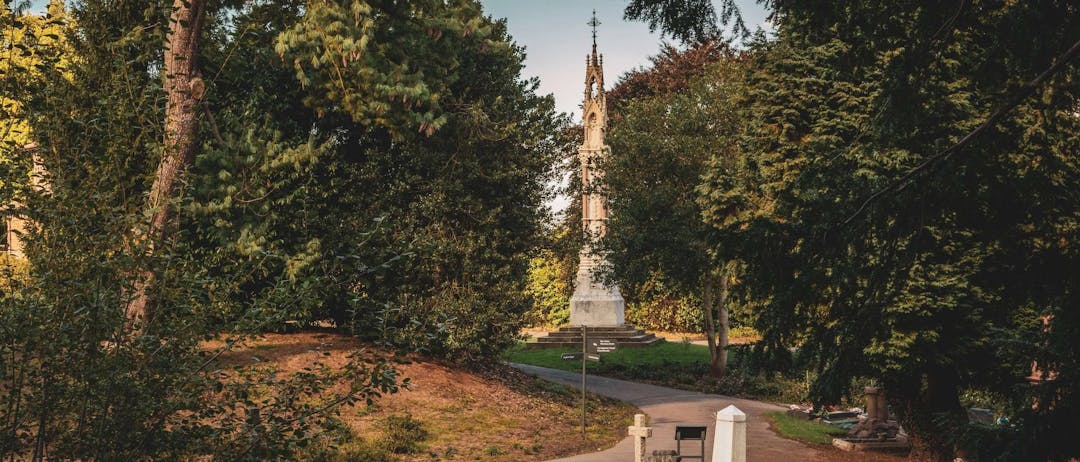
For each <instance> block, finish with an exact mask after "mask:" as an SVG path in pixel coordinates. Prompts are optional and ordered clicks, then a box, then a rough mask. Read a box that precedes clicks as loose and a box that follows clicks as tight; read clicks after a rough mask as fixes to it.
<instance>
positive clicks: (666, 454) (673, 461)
mask: <svg viewBox="0 0 1080 462" xmlns="http://www.w3.org/2000/svg"><path fill="white" fill-rule="evenodd" d="M645 461H646V462H679V452H678V451H674V450H670V449H668V450H663V451H653V452H652V455H651V456H649V457H648V458H646V459H645Z"/></svg>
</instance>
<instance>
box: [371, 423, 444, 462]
mask: <svg viewBox="0 0 1080 462" xmlns="http://www.w3.org/2000/svg"><path fill="white" fill-rule="evenodd" d="M382 423H383V426H384V427H385V428H384V429H383V431H384V432H385V433H384V434H383V437H382V439H381V440H380V441H381V442H382V447H383V448H385V449H386V450H387V451H390V452H392V453H394V454H412V453H415V452H417V451H419V450H420V449H421V447H420V443H422V442H424V440H427V439H428V436H430V435H429V434H428V431H427V430H425V429H424V424H423V423H422V422H420V421H419V420H416V419H414V418H413V417H412V416H411V415H409V414H405V415H396V414H392V415H389V416H386V418H385V419H383V421H382ZM355 460H363V459H355Z"/></svg>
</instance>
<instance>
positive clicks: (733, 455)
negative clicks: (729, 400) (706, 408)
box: [712, 405, 746, 462]
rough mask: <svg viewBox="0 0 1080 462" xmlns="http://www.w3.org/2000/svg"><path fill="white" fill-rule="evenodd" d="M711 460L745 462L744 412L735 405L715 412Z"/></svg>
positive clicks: (717, 461)
mask: <svg viewBox="0 0 1080 462" xmlns="http://www.w3.org/2000/svg"><path fill="white" fill-rule="evenodd" d="M715 432H716V433H715V436H714V437H713V451H712V462H746V414H745V413H743V411H740V410H739V408H737V407H735V405H731V406H728V407H725V408H724V409H723V410H722V411H720V412H717V413H716V430H715Z"/></svg>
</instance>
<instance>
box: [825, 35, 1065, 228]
mask: <svg viewBox="0 0 1080 462" xmlns="http://www.w3.org/2000/svg"><path fill="white" fill-rule="evenodd" d="M1077 55H1080V41H1077V42H1076V43H1074V44H1073V46H1072V47H1071V48H1069V50H1068V51H1066V52H1065V53H1064V54H1062V55H1061V56H1058V58H1057V59H1056V60H1055V62H1054V64H1053V65H1051V66H1050V68H1048V69H1047V70H1045V71H1043V73H1042V74H1039V76H1038V77H1035V79H1034V80H1032V81H1030V82H1028V83H1027V84H1026V85H1024V87H1023V88H1021V89H1020V91H1018V92H1017V93H1016V94H1015V95H1013V97H1012V98H1011V99H1010V100H1009V101H1008V103H1007V104H1005V105H1004V106H1002V107H1000V108H998V109H997V110H996V111H994V113H993V114H991V115H990V117H988V118H987V119H986V121H985V122H983V123H982V124H981V125H979V126H978V127H977V128H975V129H974V130H972V131H971V132H970V133H968V134H967V135H966V136H964V138H963V139H961V140H960V141H959V142H957V143H956V144H954V145H952V146H950V147H949V148H948V149H945V150H944V151H940V152H938V153H937V154H934V155H932V156H930V157H928V158H926V159H925V160H923V161H922V162H921V163H919V165H916V166H915V167H914V168H912V169H911V170H908V172H907V173H905V174H904V176H902V177H900V178H899V179H897V180H896V181H893V182H892V183H890V184H889V185H888V186H886V187H884V188H881V189H879V190H877V191H875V192H874V193H873V194H871V195H870V197H868V198H866V200H865V201H863V203H862V204H861V205H859V208H858V209H856V210H855V213H852V214H851V216H849V217H847V219H845V220H844V222H843V224H844V225H847V224H848V223H851V221H852V220H854V219H856V218H858V217H859V215H862V214H863V212H865V211H866V209H867V207H869V206H870V204H872V203H874V202H875V201H877V200H878V199H880V198H881V196H884V195H885V194H888V193H890V192H893V191H897V190H900V189H903V188H904V187H907V185H908V184H910V183H911V182H912V181H914V179H915V177H916V176H917V175H918V174H920V173H922V172H923V171H925V170H926V169H928V168H929V167H930V166H932V165H933V164H935V163H937V162H938V161H944V160H947V159H948V158H950V157H952V156H953V155H954V154H956V153H957V152H958V151H960V150H961V149H962V148H964V147H965V146H967V145H968V144H970V143H971V142H972V141H973V140H974V139H975V138H976V137H978V136H979V135H981V134H982V133H983V132H985V131H987V130H989V129H990V127H992V126H994V125H995V124H997V122H998V121H999V120H1001V118H1002V117H1004V116H1005V114H1007V113H1008V112H1009V111H1011V110H1013V109H1014V108H1016V106H1018V105H1020V103H1022V102H1023V101H1024V99H1026V98H1027V97H1028V96H1031V94H1032V93H1033V92H1034V91H1035V89H1037V88H1038V87H1040V86H1041V85H1042V84H1043V83H1046V81H1047V80H1049V79H1050V77H1052V76H1053V75H1054V74H1056V73H1058V72H1059V71H1061V70H1062V69H1064V68H1065V64H1067V63H1068V62H1069V61H1070V60H1072V59H1073V58H1075V57H1076V56H1077Z"/></svg>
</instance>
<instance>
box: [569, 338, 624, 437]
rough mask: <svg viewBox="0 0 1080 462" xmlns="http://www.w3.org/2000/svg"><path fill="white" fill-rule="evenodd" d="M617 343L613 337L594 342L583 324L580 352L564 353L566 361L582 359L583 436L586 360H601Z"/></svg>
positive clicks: (582, 434)
mask: <svg viewBox="0 0 1080 462" xmlns="http://www.w3.org/2000/svg"><path fill="white" fill-rule="evenodd" d="M615 348H616V343H615V341H614V340H611V339H597V340H593V341H592V342H590V341H589V331H588V329H587V328H586V327H585V326H584V325H582V326H581V352H580V353H563V354H562V359H563V360H564V361H577V360H580V361H581V437H582V438H584V437H585V399H586V398H585V393H586V386H587V379H586V377H588V374H586V372H585V361H600V354H601V353H611V352H613V351H615Z"/></svg>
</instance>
